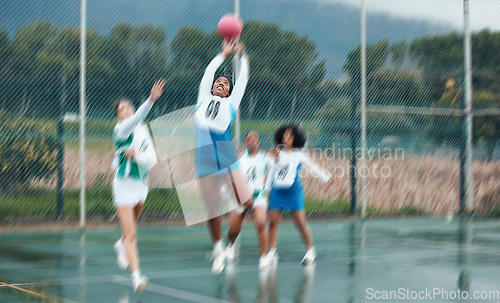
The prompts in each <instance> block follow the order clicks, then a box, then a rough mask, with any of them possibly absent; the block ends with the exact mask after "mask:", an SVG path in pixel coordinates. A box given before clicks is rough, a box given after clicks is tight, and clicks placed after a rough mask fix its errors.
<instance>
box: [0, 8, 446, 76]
mask: <svg viewBox="0 0 500 303" xmlns="http://www.w3.org/2000/svg"><path fill="white" fill-rule="evenodd" d="M79 2H80V1H77V0H72V1H68V0H43V1H38V0H37V1H34V0H16V1H3V3H2V10H0V28H3V29H5V30H7V31H8V33H9V34H10V35H11V36H13V35H14V33H15V31H16V29H17V28H19V27H20V26H22V25H24V24H25V23H27V22H33V21H35V20H37V19H40V20H50V21H52V22H54V23H56V24H58V25H68V24H71V25H75V26H79V23H80V19H79V18H80V3H79ZM240 2H241V4H240V5H241V6H240V10H241V15H242V17H243V19H244V20H246V21H248V20H254V19H259V20H263V21H266V22H274V23H276V24H278V25H279V26H280V27H282V28H283V29H289V30H294V31H296V32H298V33H299V34H301V35H307V36H309V37H310V38H311V39H313V40H314V41H315V42H316V43H317V46H318V49H319V51H320V56H321V58H324V59H326V60H327V67H328V72H329V74H331V75H333V76H337V77H338V76H340V75H341V74H342V65H343V63H344V61H345V58H346V56H347V53H348V52H349V51H350V50H352V49H354V48H356V47H357V45H358V44H359V39H360V34H359V28H360V26H359V23H360V21H359V9H357V8H355V7H351V6H348V5H345V4H339V3H325V2H320V1H315V0H287V1H285V0H251V1H250V0H240ZM232 10H233V0H141V1H136V0H87V14H88V17H87V18H88V19H87V26H88V27H94V28H96V29H97V30H98V31H99V32H101V33H104V34H106V33H108V32H109V30H110V29H111V28H112V27H113V26H114V25H115V24H116V23H119V22H129V23H132V24H145V23H149V24H154V25H157V26H161V27H162V28H164V29H165V30H166V31H167V34H168V37H169V39H172V38H173V37H174V36H175V35H176V34H177V32H178V30H179V28H181V27H182V26H186V25H195V26H198V27H200V28H202V29H204V30H206V31H212V30H214V28H215V26H216V24H217V21H218V19H219V18H220V17H221V16H222V15H224V14H225V13H227V12H231V11H232ZM450 30H451V26H447V25H437V24H432V23H429V22H419V21H416V20H408V19H402V18H394V17H391V16H389V15H385V14H380V13H377V14H368V16H367V40H368V43H370V42H375V41H378V40H380V39H383V38H388V39H389V40H390V41H391V42H396V41H401V40H407V41H410V40H413V39H414V38H416V37H421V36H424V35H429V34H430V35H432V34H438V33H446V32H449V31H450Z"/></svg>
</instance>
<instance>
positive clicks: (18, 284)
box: [0, 283, 35, 287]
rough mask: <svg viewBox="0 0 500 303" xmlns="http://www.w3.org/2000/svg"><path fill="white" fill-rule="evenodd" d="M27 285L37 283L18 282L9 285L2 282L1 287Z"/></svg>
mask: <svg viewBox="0 0 500 303" xmlns="http://www.w3.org/2000/svg"><path fill="white" fill-rule="evenodd" d="M25 285H35V283H17V284H9V285H3V284H0V287H10V286H25Z"/></svg>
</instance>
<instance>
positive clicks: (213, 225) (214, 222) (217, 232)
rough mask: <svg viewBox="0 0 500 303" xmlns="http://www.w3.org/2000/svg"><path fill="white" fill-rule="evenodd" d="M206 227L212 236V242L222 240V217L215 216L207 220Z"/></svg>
mask: <svg viewBox="0 0 500 303" xmlns="http://www.w3.org/2000/svg"><path fill="white" fill-rule="evenodd" d="M208 229H209V230H210V235H211V236H212V241H213V242H214V243H217V242H219V241H220V240H222V232H221V230H222V218H221V217H215V218H213V219H209V220H208Z"/></svg>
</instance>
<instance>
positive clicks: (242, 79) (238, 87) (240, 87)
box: [231, 54, 249, 108]
mask: <svg viewBox="0 0 500 303" xmlns="http://www.w3.org/2000/svg"><path fill="white" fill-rule="evenodd" d="M248 73H249V68H248V58H247V55H246V54H243V55H241V59H240V71H239V74H238V78H236V83H235V84H234V88H233V92H232V93H231V104H232V105H233V106H234V108H238V107H239V106H240V103H241V99H242V98H243V95H244V94H245V88H246V86H247V83H248Z"/></svg>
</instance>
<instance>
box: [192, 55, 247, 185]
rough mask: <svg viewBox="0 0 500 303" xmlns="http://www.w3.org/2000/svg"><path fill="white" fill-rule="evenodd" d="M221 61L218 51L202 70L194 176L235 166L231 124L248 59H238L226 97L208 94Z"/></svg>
mask: <svg viewBox="0 0 500 303" xmlns="http://www.w3.org/2000/svg"><path fill="white" fill-rule="evenodd" d="M222 62H224V57H223V55H222V54H219V55H218V56H216V57H215V58H214V59H213V60H212V61H211V62H210V64H209V65H208V66H207V69H206V70H205V74H204V75H203V78H202V80H201V83H200V89H199V92H198V102H197V104H196V111H195V120H196V174H197V176H198V177H202V176H207V175H213V174H218V173H220V172H221V171H224V172H226V173H227V172H228V171H227V170H229V169H231V170H234V169H237V168H238V163H237V159H236V153H235V149H234V146H233V143H232V140H233V138H232V135H231V127H232V126H233V122H234V119H235V118H236V113H237V112H238V108H239V106H240V102H241V99H242V98H243V94H244V93H245V87H246V85H247V82H248V60H247V57H246V55H242V56H241V59H240V65H241V66H240V73H239V75H238V78H237V80H236V83H235V85H234V87H233V90H232V92H231V95H230V96H229V97H227V98H221V97H219V96H214V95H212V93H211V91H212V83H213V79H214V75H215V71H216V70H217V68H218V67H219V66H220V65H221V64H222Z"/></svg>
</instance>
